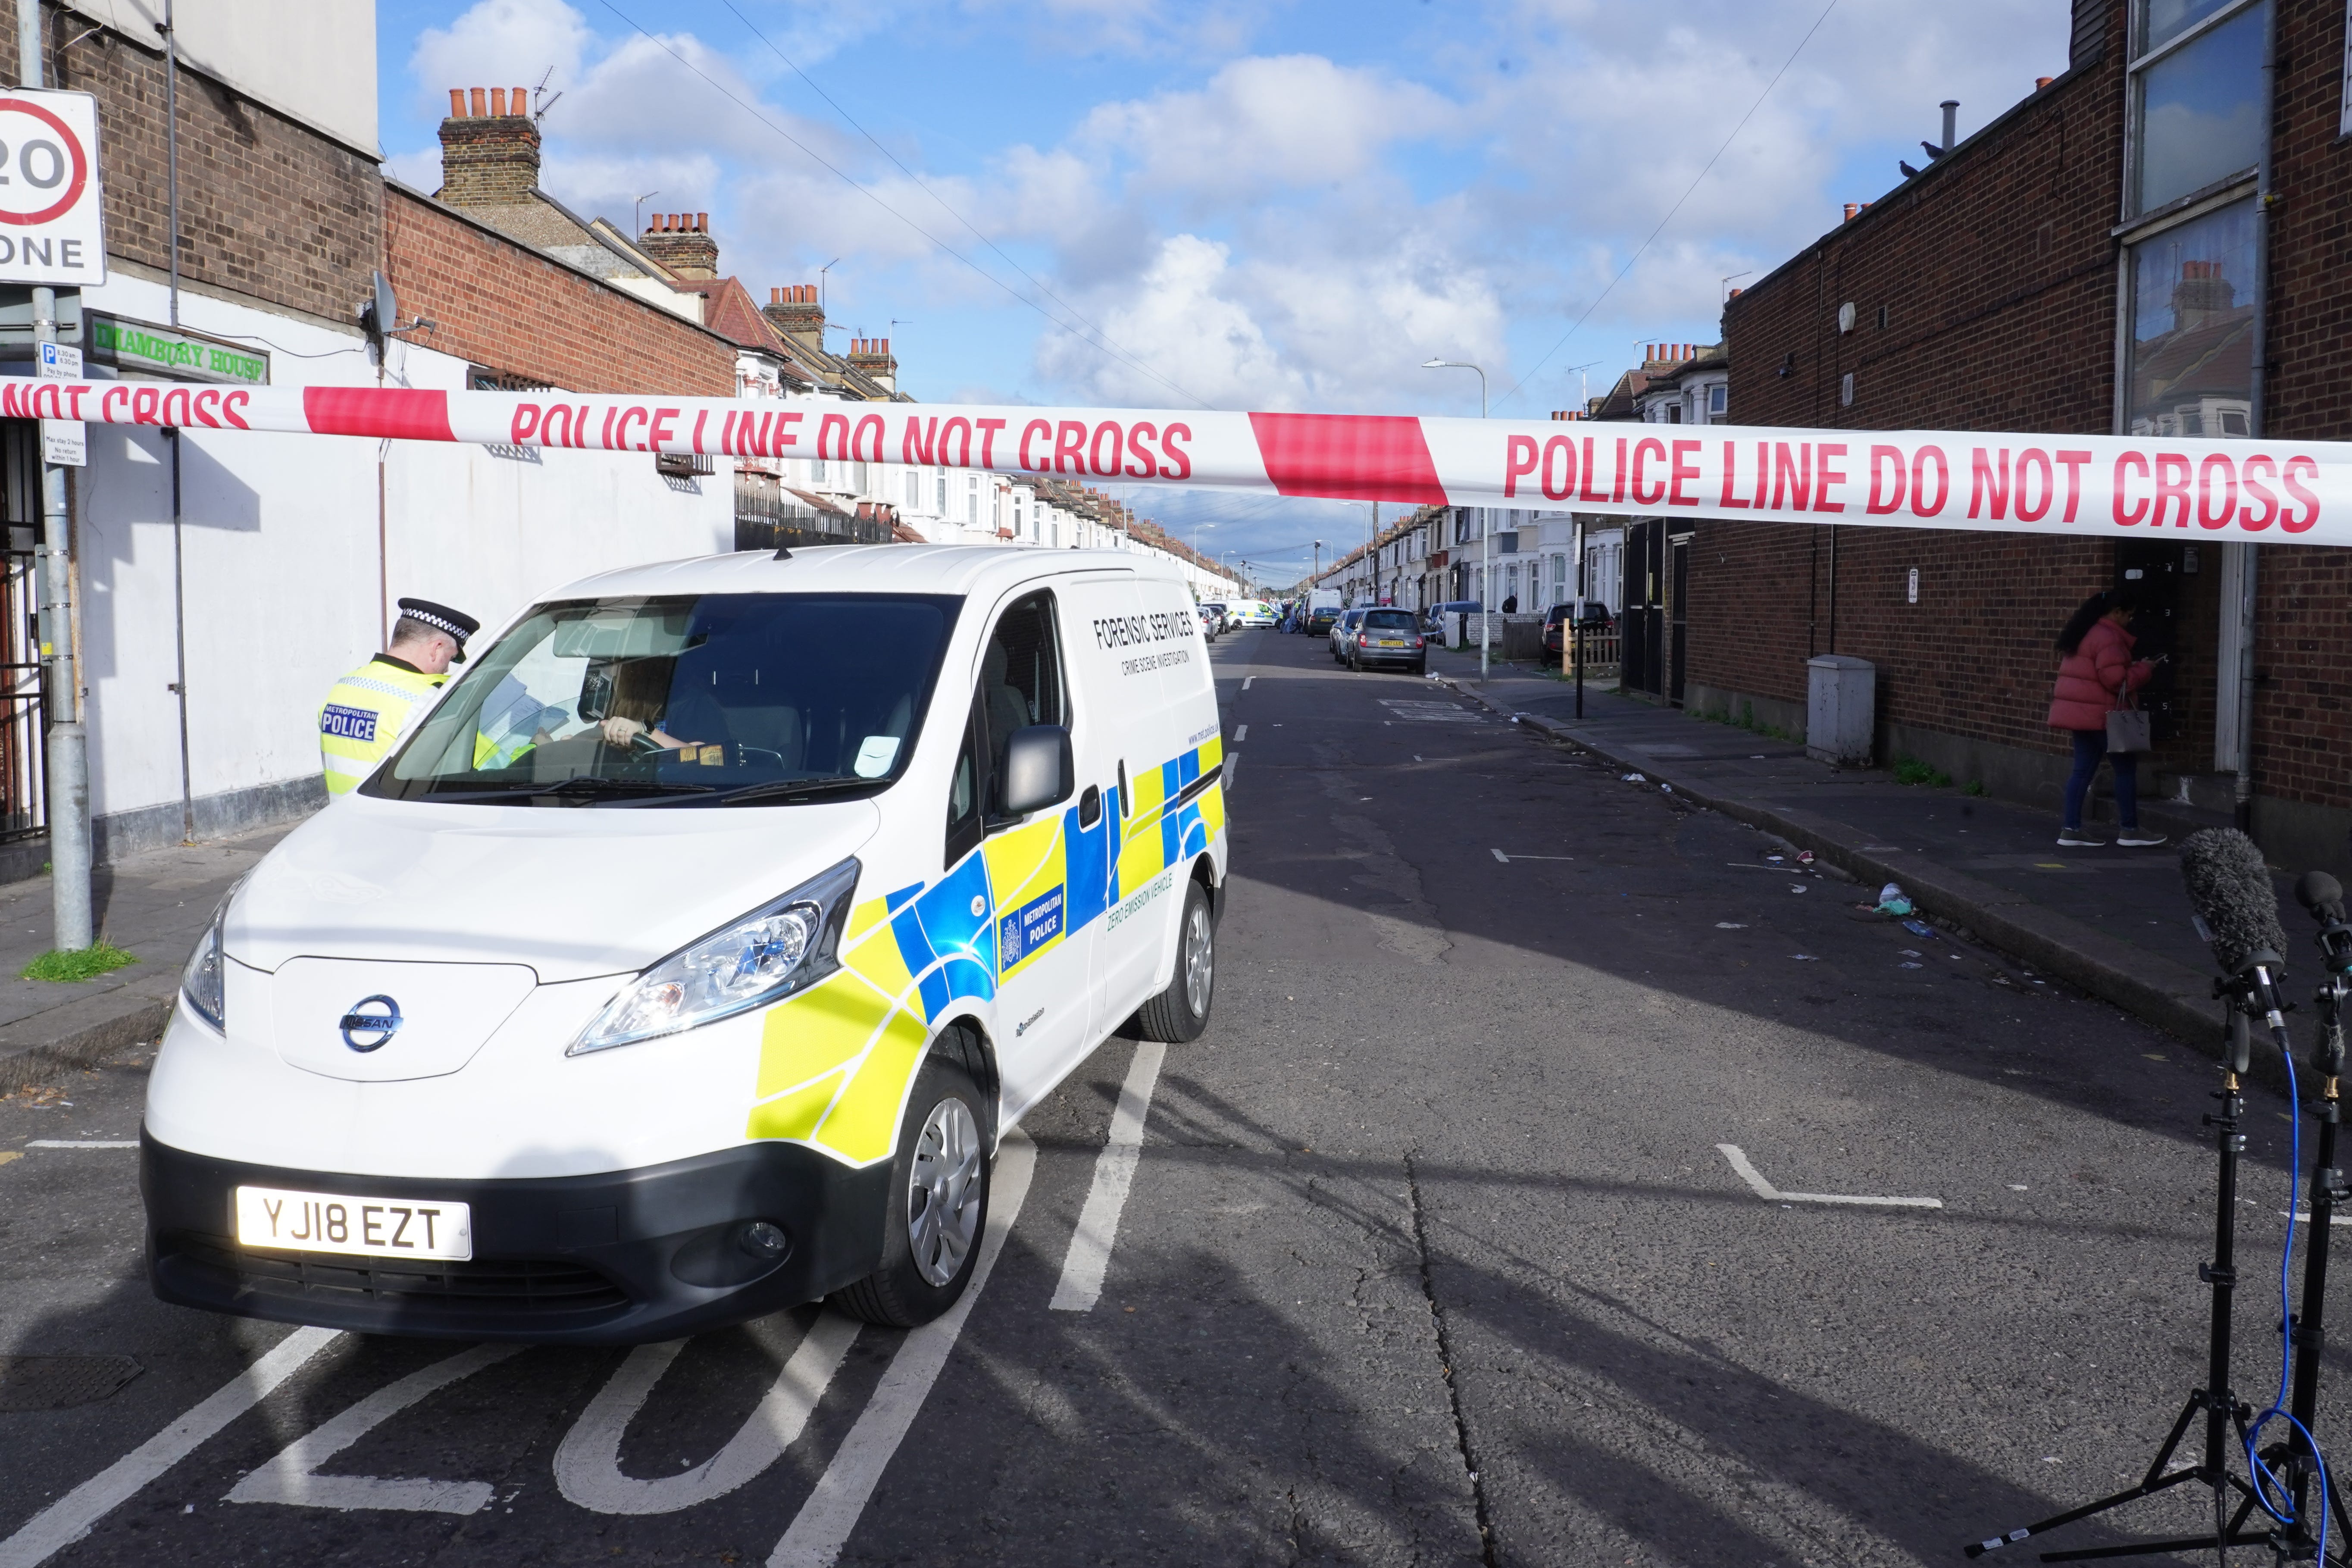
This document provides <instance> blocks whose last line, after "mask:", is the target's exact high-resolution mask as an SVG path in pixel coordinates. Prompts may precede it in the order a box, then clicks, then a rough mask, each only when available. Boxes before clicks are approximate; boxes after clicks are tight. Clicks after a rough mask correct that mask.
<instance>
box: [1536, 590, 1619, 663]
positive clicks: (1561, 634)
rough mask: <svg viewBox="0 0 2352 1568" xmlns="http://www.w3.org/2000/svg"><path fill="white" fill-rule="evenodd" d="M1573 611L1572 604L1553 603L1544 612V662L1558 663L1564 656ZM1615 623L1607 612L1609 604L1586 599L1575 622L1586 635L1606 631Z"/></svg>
mask: <svg viewBox="0 0 2352 1568" xmlns="http://www.w3.org/2000/svg"><path fill="white" fill-rule="evenodd" d="M1575 613H1576V606H1575V605H1553V606H1552V607H1551V608H1550V609H1549V610H1547V611H1545V612H1544V624H1543V646H1544V651H1543V662H1544V663H1546V664H1559V663H1560V662H1561V661H1562V660H1563V659H1564V658H1566V653H1567V647H1568V632H1567V627H1568V624H1569V618H1570V616H1573V615H1574V614H1575ZM1616 624H1617V618H1616V617H1615V616H1612V615H1611V614H1610V613H1609V606H1608V605H1604V604H1601V602H1600V601H1599V600H1588V601H1587V602H1586V604H1585V606H1584V618H1583V619H1582V620H1580V621H1579V622H1577V625H1579V626H1582V627H1583V628H1584V632H1585V635H1586V636H1587V637H1591V635H1592V634H1594V633H1595V632H1605V631H1608V630H1609V629H1610V628H1612V626H1615V625H1616Z"/></svg>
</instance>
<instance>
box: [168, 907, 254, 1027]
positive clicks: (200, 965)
mask: <svg viewBox="0 0 2352 1568" xmlns="http://www.w3.org/2000/svg"><path fill="white" fill-rule="evenodd" d="M238 880H239V882H240V884H241V883H242V882H243V879H242V878H240V879H238ZM235 897H236V889H235V888H231V889H229V890H228V898H225V899H223V900H221V901H220V908H218V909H216V910H214V911H213V920H212V923H211V924H210V925H208V926H206V927H205V934H204V935H202V936H200V937H198V938H197V939H196V951H195V952H192V953H190V954H188V966H187V967H186V968H185V969H184V970H182V971H180V996H181V998H182V1000H184V1001H185V1002H186V1003H187V1005H188V1007H189V1010H190V1011H192V1012H194V1014H195V1015H196V1016H197V1017H199V1018H202V1019H203V1020H204V1021H205V1023H207V1024H210V1025H211V1026H213V1027H214V1028H215V1029H219V1030H221V1031H222V1032H223V1033H226V1032H227V1029H228V1026H227V1024H226V1022H225V1021H224V1020H225V1019H226V1017H227V1016H228V1007H227V1005H226V996H225V992H226V978H227V977H226V974H225V973H224V971H225V970H226V968H227V965H228V960H227V959H226V957H225V956H224V955H223V954H222V952H221V926H222V925H223V923H224V922H226V921H227V919H228V900H229V899H233V898H235Z"/></svg>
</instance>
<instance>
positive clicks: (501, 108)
mask: <svg viewBox="0 0 2352 1568" xmlns="http://www.w3.org/2000/svg"><path fill="white" fill-rule="evenodd" d="M490 113H491V115H492V116H494V117H495V118H497V119H499V120H504V119H505V118H506V117H507V89H505V88H502V87H494V88H492V89H490Z"/></svg>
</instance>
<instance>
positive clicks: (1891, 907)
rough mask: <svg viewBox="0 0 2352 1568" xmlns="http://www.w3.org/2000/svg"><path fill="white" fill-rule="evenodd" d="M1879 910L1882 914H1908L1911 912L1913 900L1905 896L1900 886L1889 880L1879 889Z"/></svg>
mask: <svg viewBox="0 0 2352 1568" xmlns="http://www.w3.org/2000/svg"><path fill="white" fill-rule="evenodd" d="M1878 912H1879V913H1880V914H1882V915H1907V914H1909V913H1910V912H1911V900H1908V899H1906V898H1905V897H1904V896H1903V889H1901V888H1900V887H1899V886H1897V885H1896V884H1895V883H1893V882H1889V883H1887V884H1886V886H1885V887H1883V888H1881V889H1878Z"/></svg>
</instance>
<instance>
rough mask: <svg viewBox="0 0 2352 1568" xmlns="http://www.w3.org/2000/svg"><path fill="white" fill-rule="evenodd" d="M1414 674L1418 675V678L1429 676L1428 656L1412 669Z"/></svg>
mask: <svg viewBox="0 0 2352 1568" xmlns="http://www.w3.org/2000/svg"><path fill="white" fill-rule="evenodd" d="M1412 673H1413V674H1414V675H1416V676H1421V677H1424V678H1425V677H1426V676H1427V675H1428V674H1429V659H1428V658H1427V657H1426V656H1424V657H1423V658H1422V659H1421V660H1420V661H1419V662H1417V663H1416V664H1414V666H1413V667H1412Z"/></svg>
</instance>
